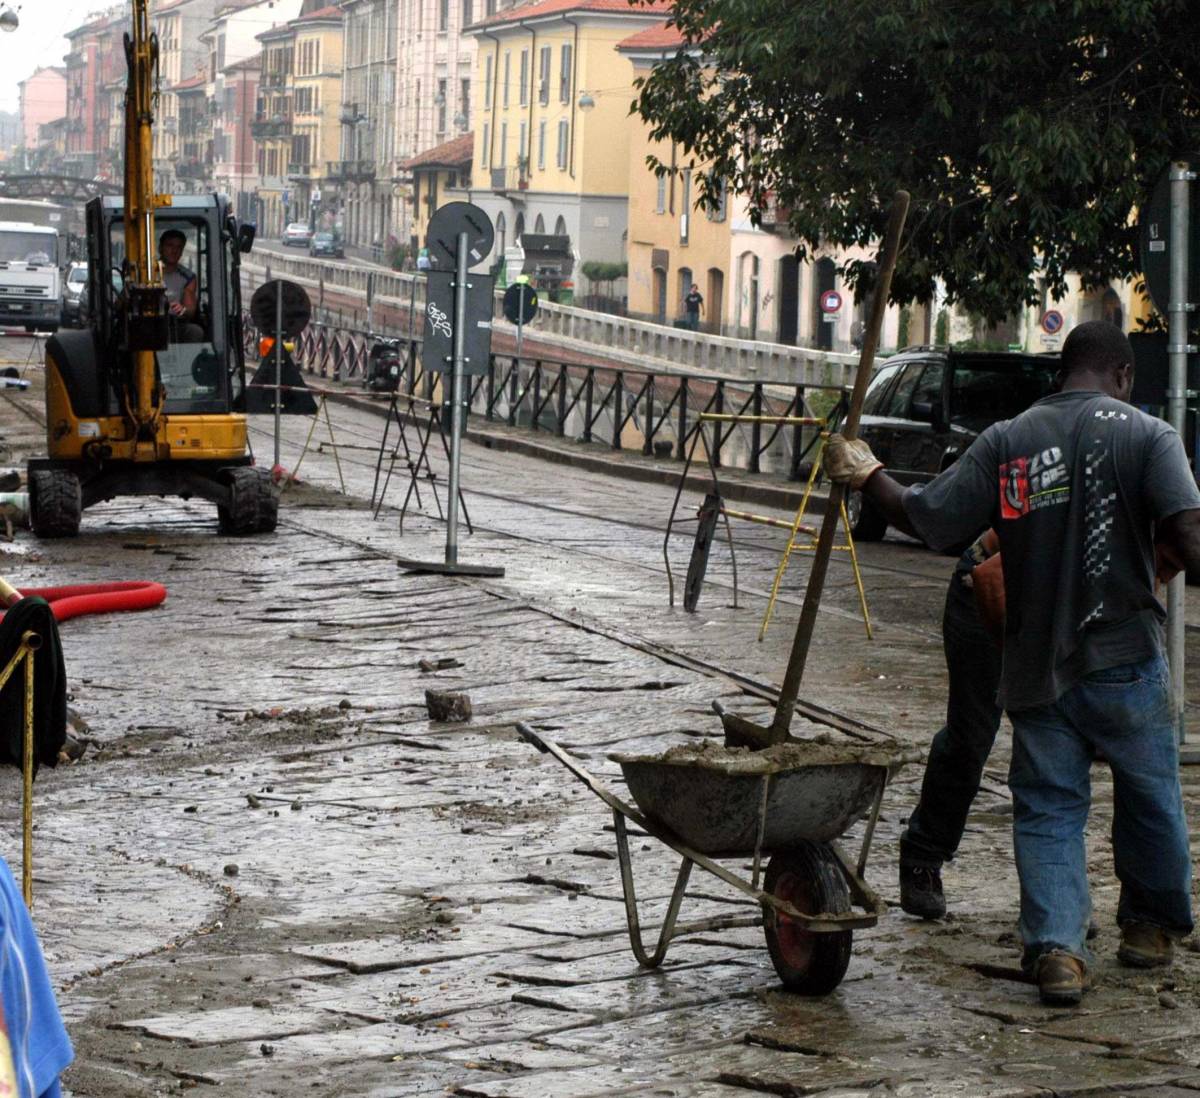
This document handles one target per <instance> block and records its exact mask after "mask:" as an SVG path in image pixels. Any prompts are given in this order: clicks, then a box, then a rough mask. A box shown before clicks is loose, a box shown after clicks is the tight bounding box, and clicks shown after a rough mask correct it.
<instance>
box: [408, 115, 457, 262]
mask: <svg viewBox="0 0 1200 1098" xmlns="http://www.w3.org/2000/svg"><path fill="white" fill-rule="evenodd" d="M474 148H475V135H474V134H473V133H464V134H463V135H462V136H461V137H456V138H454V139H453V140H452V141H446V142H444V143H443V144H441V145H437V146H435V147H434V148H432V149H428V150H426V151H425V152H423V153H418V154H417V155H416V156H414V157H412V158H411V159H410V160H406V161H405V162H404V163H403V164H402V165H401V167H402V168H403V169H404V171H405V172H406V173H407V174H408V175H409V177H410V179H411V180H412V182H411V185H410V187H411V194H412V209H411V222H410V224H411V227H412V231H411V234H410V237H409V241H408V243H409V250H410V252H411V254H413V255H416V254H417V252H418V251H419V250H420V249H421V248H423V247H424V246H425V233H426V231H427V230H428V228H429V219H430V218H431V217H432V216H433V214H434V211H435V210H437V208H438V207H439V206H444V205H445V204H446V203H447V202H469V201H471V156H472V153H473V152H474Z"/></svg>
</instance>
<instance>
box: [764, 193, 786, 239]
mask: <svg viewBox="0 0 1200 1098" xmlns="http://www.w3.org/2000/svg"><path fill="white" fill-rule="evenodd" d="M791 217H792V208H791V206H784V205H783V204H782V203H780V201H779V199H778V198H776V197H775V192H774V191H771V192H770V193H768V195H767V200H766V202H764V203H763V208H762V221H761V222H760V224H761V225H762V227H763V229H765V230H766V231H767V232H769V233H783V234H786V233H788V232H789V231H790V230H789V228H788V223H789V222H790V220H791Z"/></svg>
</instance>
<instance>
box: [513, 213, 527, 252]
mask: <svg viewBox="0 0 1200 1098" xmlns="http://www.w3.org/2000/svg"><path fill="white" fill-rule="evenodd" d="M524 235H525V215H524V214H523V213H519V214H517V223H516V225H515V226H514V227H513V243H514V244H520V243H521V237H523V236H524Z"/></svg>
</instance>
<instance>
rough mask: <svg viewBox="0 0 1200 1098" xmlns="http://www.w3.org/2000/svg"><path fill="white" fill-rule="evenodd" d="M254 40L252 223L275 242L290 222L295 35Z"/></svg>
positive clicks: (285, 29)
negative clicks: (257, 58) (257, 62)
mask: <svg viewBox="0 0 1200 1098" xmlns="http://www.w3.org/2000/svg"><path fill="white" fill-rule="evenodd" d="M257 37H258V40H259V42H260V44H261V45H262V61H261V66H262V68H261V71H260V73H259V78H258V102H257V104H256V111H255V115H254V120H253V121H252V122H251V123H250V134H251V136H252V137H253V139H254V142H255V145H256V152H255V158H256V161H257V163H256V167H257V170H258V185H257V194H256V196H255V220H256V221H257V222H258V230H259V233H260V234H261V235H262V236H279V235H280V234H281V233H282V232H283V228H284V226H285V225H286V224H287V223H288V222H289V221H291V220H294V219H293V217H292V211H291V201H292V196H291V190H290V188H289V186H288V181H287V169H288V164H289V163H290V162H291V156H292V64H293V60H294V55H295V49H294V46H295V39H296V34H295V31H294V30H293V29H292V27H291V26H289V25H286V24H285V25H284V26H280V27H272V28H271V29H270V30H267V31H263V32H262V33H261V34H259V35H258V36H257Z"/></svg>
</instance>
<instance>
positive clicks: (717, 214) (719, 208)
mask: <svg viewBox="0 0 1200 1098" xmlns="http://www.w3.org/2000/svg"><path fill="white" fill-rule="evenodd" d="M728 208H729V184H728V182H727V181H726V180H724V179H722V180H721V184H720V197H719V199H718V201H717V203H716V205H714V206H709V207H708V209H707V211H706V213H707V216H708V220H709V221H724V220H725V218H726V216H727V212H728Z"/></svg>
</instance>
